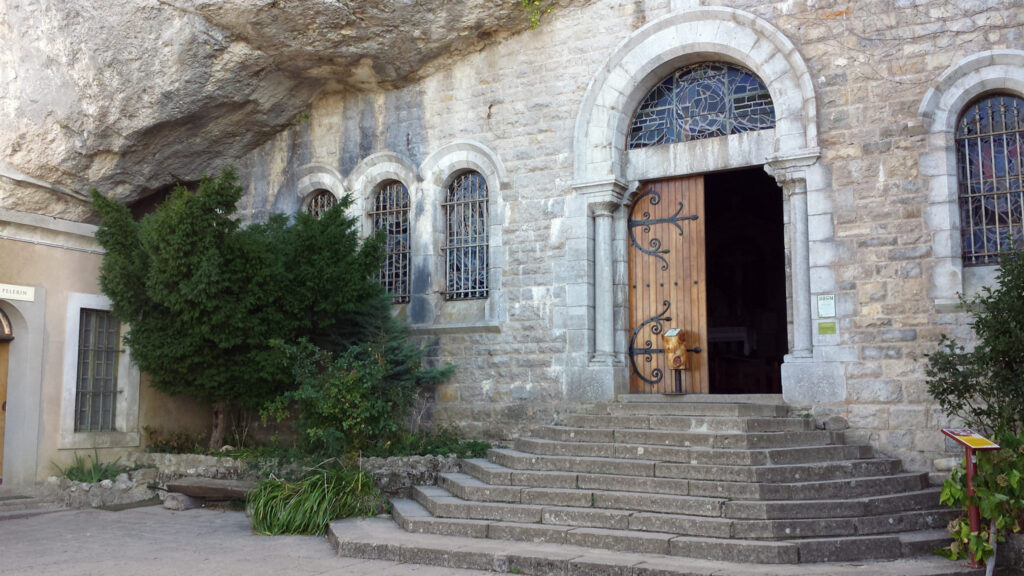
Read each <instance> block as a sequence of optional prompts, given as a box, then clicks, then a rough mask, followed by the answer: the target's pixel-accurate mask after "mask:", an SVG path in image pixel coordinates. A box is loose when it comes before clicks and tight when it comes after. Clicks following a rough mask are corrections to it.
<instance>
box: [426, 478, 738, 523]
mask: <svg viewBox="0 0 1024 576" xmlns="http://www.w3.org/2000/svg"><path fill="white" fill-rule="evenodd" d="M439 486H440V487H442V488H444V489H445V490H447V491H449V492H450V493H451V494H453V495H455V496H457V497H459V498H462V499H463V500H467V501H477V502H505V503H522V504H534V505H542V506H561V507H581V508H587V507H593V508H613V509H619V510H632V511H648V512H667V513H673V514H686V515H691V516H721V515H722V503H723V502H724V501H725V500H724V499H722V498H707V497H702V496H686V495H678V494H656V493H647V492H619V491H612V490H587V489H583V488H576V489H565V488H521V487H517V486H492V485H490V484H485V483H483V482H481V481H480V480H478V479H476V478H473V477H472V476H469V475H468V474H461V473H447V474H441V475H440V476H439Z"/></svg>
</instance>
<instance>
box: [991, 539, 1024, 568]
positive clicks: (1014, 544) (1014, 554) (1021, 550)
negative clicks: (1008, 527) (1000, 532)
mask: <svg viewBox="0 0 1024 576" xmlns="http://www.w3.org/2000/svg"><path fill="white" fill-rule="evenodd" d="M996 568H997V572H996V573H997V574H1005V575H1007V576H1009V575H1011V574H1024V533H1022V534H1010V535H1009V536H1007V537H1006V542H1003V543H1002V544H1000V545H999V546H998V547H997V548H996Z"/></svg>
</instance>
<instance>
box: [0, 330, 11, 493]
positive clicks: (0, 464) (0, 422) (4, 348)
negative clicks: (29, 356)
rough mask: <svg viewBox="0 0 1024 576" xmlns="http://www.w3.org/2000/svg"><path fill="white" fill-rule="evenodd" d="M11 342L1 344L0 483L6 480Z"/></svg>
mask: <svg viewBox="0 0 1024 576" xmlns="http://www.w3.org/2000/svg"><path fill="white" fill-rule="evenodd" d="M9 349H10V341H6V342H0V482H3V478H4V421H5V420H6V419H7V364H8V356H7V354H8V352H9Z"/></svg>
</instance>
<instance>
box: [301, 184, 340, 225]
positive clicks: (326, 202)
mask: <svg viewBox="0 0 1024 576" xmlns="http://www.w3.org/2000/svg"><path fill="white" fill-rule="evenodd" d="M337 203H338V199H337V198H336V197H335V196H334V194H333V193H332V192H331V191H330V190H316V191H314V192H313V197H312V198H310V199H309V204H308V205H306V213H307V214H309V215H311V216H313V218H316V219H317V220H319V219H320V218H321V217H323V215H324V212H327V211H328V210H330V209H331V208H332V207H334V205H335V204H337Z"/></svg>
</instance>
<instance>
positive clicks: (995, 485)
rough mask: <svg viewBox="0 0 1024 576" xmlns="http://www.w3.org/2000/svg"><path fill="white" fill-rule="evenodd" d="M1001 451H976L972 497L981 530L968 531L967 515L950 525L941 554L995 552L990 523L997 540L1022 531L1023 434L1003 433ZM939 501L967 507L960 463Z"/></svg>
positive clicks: (972, 555) (956, 555) (964, 474)
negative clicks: (950, 535)
mask: <svg viewBox="0 0 1024 576" xmlns="http://www.w3.org/2000/svg"><path fill="white" fill-rule="evenodd" d="M997 440H998V444H999V445H1000V446H1002V450H998V451H983V452H980V453H978V474H977V476H976V477H975V478H974V492H975V494H974V498H973V500H974V501H975V502H976V503H977V505H978V509H979V511H980V512H981V516H982V518H985V519H987V520H989V522H982V526H981V530H980V531H978V532H971V526H970V521H969V520H968V518H967V516H966V515H963V516H961V517H960V518H958V519H956V520H954V521H953V522H952V523H951V524H950V532H951V533H952V535H953V542H952V543H951V544H950V545H949V546H947V547H945V548H943V549H942V550H940V551H939V553H940V554H942V555H943V556H945V557H947V558H949V559H951V560H958V559H961V558H971V559H973V560H975V561H982V560H986V559H988V557H989V556H991V555H992V554H993V553H994V550H993V549H992V545H991V544H990V539H991V534H990V533H989V529H990V522H993V521H994V523H995V528H996V539H997V541H998V542H1003V541H1004V540H1005V536H1004V534H1006V533H1008V532H1015V533H1017V532H1021V531H1024V435H1021V436H1016V435H1012V434H1006V435H1003V436H1000V437H998V438H997ZM940 501H941V502H942V503H943V504H946V505H948V506H950V507H952V508H960V509H966V508H967V506H968V505H969V504H971V502H970V500H969V499H968V497H967V472H966V470H965V468H964V465H963V464H961V465H960V466H959V467H958V468H956V469H954V470H953V473H952V475H951V476H950V477H949V479H947V480H946V482H945V484H944V485H943V487H942V496H941V498H940Z"/></svg>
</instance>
